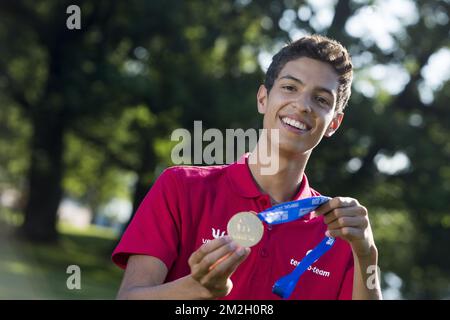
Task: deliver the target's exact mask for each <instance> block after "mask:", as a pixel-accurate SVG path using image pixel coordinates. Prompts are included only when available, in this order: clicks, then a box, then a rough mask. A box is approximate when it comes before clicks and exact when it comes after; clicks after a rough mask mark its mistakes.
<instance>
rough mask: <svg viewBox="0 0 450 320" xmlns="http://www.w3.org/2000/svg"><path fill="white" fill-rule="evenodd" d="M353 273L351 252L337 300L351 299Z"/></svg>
mask: <svg viewBox="0 0 450 320" xmlns="http://www.w3.org/2000/svg"><path fill="white" fill-rule="evenodd" d="M353 274H354V264H353V255H352V254H351V255H350V258H349V261H348V264H347V267H346V268H345V273H344V280H343V281H342V285H341V289H340V291H339V296H338V300H352V296H353Z"/></svg>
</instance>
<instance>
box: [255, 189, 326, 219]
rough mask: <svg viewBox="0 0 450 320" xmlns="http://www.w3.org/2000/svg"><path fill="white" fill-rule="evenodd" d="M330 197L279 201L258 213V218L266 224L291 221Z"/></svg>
mask: <svg viewBox="0 0 450 320" xmlns="http://www.w3.org/2000/svg"><path fill="white" fill-rule="evenodd" d="M330 199H331V198H330V197H324V196H318V197H311V198H306V199H302V200H296V201H290V202H285V203H280V204H277V205H275V206H273V207H271V208H269V209H267V210H264V211H262V212H260V213H258V218H259V219H261V220H262V221H264V222H265V223H267V224H268V225H275V224H280V223H286V222H291V221H294V220H297V219H300V218H301V217H303V216H304V215H307V214H308V213H310V212H311V211H313V210H315V209H316V208H317V207H318V206H320V205H322V204H324V203H325V202H328V201H329V200H330Z"/></svg>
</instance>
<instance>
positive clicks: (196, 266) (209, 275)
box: [188, 236, 250, 299]
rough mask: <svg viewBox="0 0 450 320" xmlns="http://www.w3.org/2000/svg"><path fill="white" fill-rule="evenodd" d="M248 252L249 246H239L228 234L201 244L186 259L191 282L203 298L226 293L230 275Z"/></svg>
mask: <svg viewBox="0 0 450 320" xmlns="http://www.w3.org/2000/svg"><path fill="white" fill-rule="evenodd" d="M249 254H250V248H244V247H239V246H238V245H237V244H236V243H235V242H233V241H232V240H231V238H230V237H229V236H225V237H222V238H218V239H214V240H212V241H210V242H208V243H205V244H203V245H202V246H201V247H200V248H199V249H198V250H196V251H195V252H193V253H192V255H191V256H190V258H189V260H188V263H189V266H190V267H191V274H190V277H191V279H192V280H193V284H194V285H195V286H198V289H199V291H200V292H202V296H203V297H204V298H205V299H215V298H220V297H224V296H226V295H228V294H229V293H230V292H231V289H232V288H233V283H232V282H231V279H230V277H231V275H232V274H233V272H234V271H235V270H236V268H237V267H238V266H239V265H240V264H241V263H242V262H243V261H244V260H245V259H246V258H247V257H248V255H249Z"/></svg>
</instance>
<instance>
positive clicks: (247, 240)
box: [227, 211, 264, 247]
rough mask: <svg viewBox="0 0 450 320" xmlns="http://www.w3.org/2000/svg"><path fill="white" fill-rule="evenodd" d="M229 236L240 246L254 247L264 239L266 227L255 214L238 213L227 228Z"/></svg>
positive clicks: (248, 212) (249, 212)
mask: <svg viewBox="0 0 450 320" xmlns="http://www.w3.org/2000/svg"><path fill="white" fill-rule="evenodd" d="M227 231H228V235H229V236H230V237H231V238H232V239H233V240H234V241H235V242H236V243H237V244H238V245H240V246H243V247H252V246H254V245H256V244H257V243H258V242H259V241H260V240H261V238H262V235H263V232H264V227H263V224H262V221H261V220H260V219H259V218H258V217H257V216H256V213H255V212H252V211H244V212H239V213H236V214H235V215H234V216H233V217H232V218H231V219H230V221H228V226H227Z"/></svg>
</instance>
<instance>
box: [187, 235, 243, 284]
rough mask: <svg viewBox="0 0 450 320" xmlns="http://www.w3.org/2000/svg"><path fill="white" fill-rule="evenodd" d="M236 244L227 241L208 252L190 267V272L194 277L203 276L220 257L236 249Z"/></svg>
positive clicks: (198, 278)
mask: <svg viewBox="0 0 450 320" xmlns="http://www.w3.org/2000/svg"><path fill="white" fill-rule="evenodd" d="M236 248H237V245H236V243H234V242H229V243H227V244H226V245H223V246H221V247H220V248H218V249H216V250H214V251H213V252H210V253H208V254H207V255H206V256H204V257H203V259H202V260H201V261H200V262H199V263H197V264H195V265H194V266H192V267H191V274H192V277H193V278H194V279H197V280H200V279H201V278H202V277H204V276H205V275H206V274H207V273H208V272H209V271H210V270H211V268H212V266H213V265H215V264H216V263H217V261H219V260H220V259H221V258H223V257H225V256H226V255H228V254H229V253H232V252H233V251H234V250H236Z"/></svg>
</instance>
